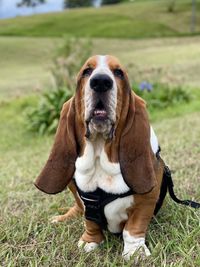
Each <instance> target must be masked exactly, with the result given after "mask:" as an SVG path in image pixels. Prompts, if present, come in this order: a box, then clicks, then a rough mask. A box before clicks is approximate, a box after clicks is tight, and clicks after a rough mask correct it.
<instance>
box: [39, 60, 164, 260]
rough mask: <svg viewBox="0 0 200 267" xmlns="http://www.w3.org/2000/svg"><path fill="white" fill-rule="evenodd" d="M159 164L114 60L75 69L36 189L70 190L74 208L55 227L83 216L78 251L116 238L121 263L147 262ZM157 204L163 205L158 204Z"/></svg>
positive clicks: (141, 110)
mask: <svg viewBox="0 0 200 267" xmlns="http://www.w3.org/2000/svg"><path fill="white" fill-rule="evenodd" d="M164 167H165V164H164V162H163V160H162V159H161V157H160V155H159V144H158V140H157V137H156V135H155V133H154V130H153V128H152V127H151V126H150V124H149V119H148V115H147V111H146V106H145V102H144V101H143V100H142V99H141V98H140V97H139V96H137V95H136V94H135V93H134V92H133V91H132V90H131V86H130V84H129V80H128V76H127V73H126V71H125V69H124V68H123V66H122V65H121V63H120V62H119V60H118V59H117V58H115V57H113V56H110V55H106V56H99V55H98V56H93V57H91V58H89V59H88V60H87V61H86V63H85V64H84V65H83V67H82V68H81V70H80V72H79V74H78V78H77V88H76V92H75V95H74V96H73V97H72V98H71V99H70V100H68V101H67V102H66V103H65V104H64V105H63V108H62V111H61V115H60V121H59V125H58V128H57V132H56V136H55V141H54V144H53V147H52V150H51V153H50V156H49V159H48V160H47V162H46V164H45V166H44V168H43V170H42V171H41V173H40V175H39V176H38V178H37V179H36V182H35V185H36V187H37V188H39V189H40V190H42V191H43V192H45V193H48V194H56V193H59V192H61V191H63V190H64V189H65V188H66V186H68V187H69V189H70V190H71V191H72V193H73V195H74V197H75V200H76V203H75V205H74V206H73V207H72V208H71V209H70V210H69V211H68V212H67V213H66V214H64V215H61V216H56V217H54V218H53V222H58V221H64V220H68V219H70V218H73V217H75V216H78V215H79V214H84V215H85V232H84V233H83V235H82V236H81V238H80V240H79V242H78V246H81V247H83V248H84V250H85V251H86V252H89V251H92V250H94V249H95V248H97V247H98V245H99V244H101V243H102V242H103V240H104V233H103V230H105V229H108V230H109V231H110V232H112V233H115V234H117V233H122V235H123V241H124V250H123V253H122V255H123V257H124V258H125V259H126V260H129V259H130V257H131V256H132V255H133V254H134V253H135V252H136V251H139V253H141V254H143V255H146V256H149V255H150V251H149V249H148V248H147V246H146V244H145V234H146V231H147V227H148V224H149V222H150V220H151V218H152V216H153V214H154V211H155V209H156V205H157V203H158V201H159V195H160V188H161V184H162V179H163V173H164ZM161 202H162V201H161Z"/></svg>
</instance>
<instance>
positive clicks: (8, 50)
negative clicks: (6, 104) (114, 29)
mask: <svg viewBox="0 0 200 267" xmlns="http://www.w3.org/2000/svg"><path fill="white" fill-rule="evenodd" d="M62 42H63V39H62V38H60V39H59V38H57V39H56V38H55V39H54V38H39V37H37V38H33V37H0V58H1V62H0V73H1V79H0V100H2V99H4V100H8V99H10V98H12V97H16V96H17V97H19V96H21V95H24V94H29V93H33V92H40V91H41V90H43V89H46V88H49V87H50V86H49V85H52V84H53V80H52V77H51V75H50V66H51V64H52V57H53V56H54V55H55V51H56V49H57V47H58V46H60V45H61V44H62ZM92 50H93V51H92V53H93V54H113V55H116V56H118V57H119V58H120V60H121V62H122V63H123V64H124V65H125V66H126V67H127V70H128V73H129V76H130V78H131V81H132V82H135V81H136V82H138V83H139V82H141V81H142V80H149V81H150V82H161V81H163V82H168V83H170V84H178V85H181V86H183V87H186V88H190V87H197V88H198V87H199V84H200V75H199V72H198V71H196V70H198V69H200V37H187V38H165V39H162V38H157V39H148V40H118V39H94V40H93V49H92Z"/></svg>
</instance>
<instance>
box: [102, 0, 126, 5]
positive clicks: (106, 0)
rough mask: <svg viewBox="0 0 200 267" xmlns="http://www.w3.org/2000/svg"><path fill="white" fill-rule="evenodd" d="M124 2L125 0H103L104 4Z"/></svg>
mask: <svg viewBox="0 0 200 267" xmlns="http://www.w3.org/2000/svg"><path fill="white" fill-rule="evenodd" d="M120 2H123V0H102V5H112V4H118V3H120Z"/></svg>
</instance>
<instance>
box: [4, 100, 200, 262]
mask: <svg viewBox="0 0 200 267" xmlns="http://www.w3.org/2000/svg"><path fill="white" fill-rule="evenodd" d="M33 102H34V98H33V97H32V98H30V97H28V98H27V97H26V98H20V99H17V100H12V101H10V102H9V103H1V105H0V122H1V135H0V170H1V173H0V176H1V177H0V203H1V210H0V266H12V267H13V266H16V267H19V266H77V267H78V266H79V267H84V266H91V267H92V266H95V267H96V266H99V267H100V266H106V267H108V266H110V267H111V266H112V267H114V266H132V265H131V263H128V264H125V262H124V261H123V260H122V258H121V253H122V240H120V239H118V238H116V237H114V236H112V235H110V234H106V238H107V239H106V242H105V244H104V245H103V246H102V247H101V248H100V249H98V250H97V251H96V252H93V253H90V254H84V253H83V252H81V251H79V250H78V249H77V242H78V239H79V237H80V236H81V234H82V232H83V219H82V218H80V219H79V220H75V221H72V222H70V223H63V224H62V223H61V224H58V225H52V224H50V223H49V219H50V218H51V216H53V215H55V214H58V209H59V208H60V207H66V206H68V205H71V204H72V198H71V195H70V194H69V193H68V192H63V193H61V194H59V195H56V196H47V195H45V194H43V193H41V192H39V191H38V190H37V189H36V188H35V187H34V186H33V181H34V179H35V177H36V175H37V174H38V173H39V171H40V169H41V167H42V165H43V164H44V162H45V160H46V158H47V155H48V153H49V150H50V147H51V143H52V140H53V137H52V136H43V137H41V136H38V135H34V134H30V133H27V131H26V129H25V117H24V109H25V108H26V107H28V106H30V105H32V104H33ZM199 117H200V113H199V112H195V113H194V112H193V113H192V114H186V115H184V116H182V117H178V118H177V117H175V118H171V119H162V120H160V121H157V122H155V123H154V127H155V130H156V132H157V135H158V136H159V140H160V143H161V146H162V156H163V158H164V159H165V160H166V162H167V163H168V164H169V165H170V167H171V168H172V170H174V172H173V173H174V182H175V191H176V193H177V194H178V196H179V197H181V198H190V199H196V200H198V201H200V198H199V196H200V188H199V186H197V185H198V183H199V178H200V177H199V173H200V165H199V155H200V147H199V139H200V123H199ZM199 215H200V214H199V211H195V210H192V209H190V208H188V207H183V206H179V205H178V204H175V203H174V202H173V201H172V200H171V199H169V198H167V200H166V202H165V205H164V206H163V208H162V210H161V212H160V213H159V214H158V216H157V217H156V218H155V219H153V220H152V223H151V225H150V228H149V232H148V236H147V242H148V246H149V248H150V250H151V251H152V257H151V258H150V259H149V260H148V261H147V262H145V263H142V264H141V265H140V266H156V267H160V266H174V267H175V266H179V267H186V266H191V267H198V266H200V247H199V243H200V220H199Z"/></svg>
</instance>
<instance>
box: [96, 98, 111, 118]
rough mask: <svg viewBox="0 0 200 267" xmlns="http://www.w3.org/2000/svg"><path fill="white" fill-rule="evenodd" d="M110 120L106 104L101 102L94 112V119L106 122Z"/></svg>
mask: <svg viewBox="0 0 200 267" xmlns="http://www.w3.org/2000/svg"><path fill="white" fill-rule="evenodd" d="M107 118H108V113H107V111H106V108H105V107H104V104H103V102H102V101H101V100H99V101H98V103H97V105H96V106H95V108H94V111H93V119H95V120H106V119H107Z"/></svg>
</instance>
